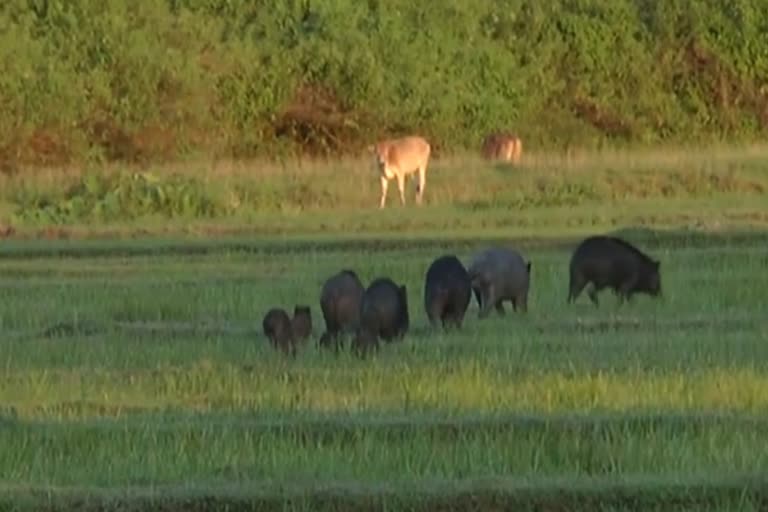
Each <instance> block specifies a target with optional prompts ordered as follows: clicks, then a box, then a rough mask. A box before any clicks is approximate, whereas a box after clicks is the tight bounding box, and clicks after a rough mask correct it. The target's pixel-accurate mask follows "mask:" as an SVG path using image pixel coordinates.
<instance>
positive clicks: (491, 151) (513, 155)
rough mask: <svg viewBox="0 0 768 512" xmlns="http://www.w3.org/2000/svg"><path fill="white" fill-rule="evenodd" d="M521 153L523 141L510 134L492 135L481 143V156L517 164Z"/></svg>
mask: <svg viewBox="0 0 768 512" xmlns="http://www.w3.org/2000/svg"><path fill="white" fill-rule="evenodd" d="M522 153H523V141H522V140H520V137H518V136H517V135H514V134H512V133H492V134H490V135H489V136H488V137H486V138H485V140H484V141H483V156H484V157H485V158H488V159H499V160H503V161H505V162H512V163H514V164H517V163H518V162H519V161H520V156H521V155H522Z"/></svg>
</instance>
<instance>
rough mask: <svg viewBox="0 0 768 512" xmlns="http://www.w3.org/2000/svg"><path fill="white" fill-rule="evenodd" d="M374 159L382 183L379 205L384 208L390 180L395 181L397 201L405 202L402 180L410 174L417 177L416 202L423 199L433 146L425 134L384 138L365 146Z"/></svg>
mask: <svg viewBox="0 0 768 512" xmlns="http://www.w3.org/2000/svg"><path fill="white" fill-rule="evenodd" d="M368 150H369V151H370V152H371V153H373V155H374V157H375V160H376V167H377V169H378V172H379V180H380V183H381V199H380V200H379V208H384V206H385V204H386V201H387V190H388V188H389V182H390V181H391V180H392V179H395V180H397V190H398V192H399V193H400V204H402V205H405V179H406V178H407V177H409V176H411V177H414V175H417V176H416V177H415V178H416V179H417V180H418V181H417V183H416V204H419V205H420V204H422V203H423V201H424V189H425V187H426V186H427V165H428V164H429V157H430V154H431V151H432V148H431V146H430V144H429V142H427V140H426V139H425V138H424V137H420V136H417V135H410V136H407V137H402V138H397V139H386V140H381V141H379V142H377V143H376V144H373V145H372V146H369V147H368Z"/></svg>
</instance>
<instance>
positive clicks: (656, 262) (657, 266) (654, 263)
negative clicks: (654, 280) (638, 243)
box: [653, 260, 661, 270]
mask: <svg viewBox="0 0 768 512" xmlns="http://www.w3.org/2000/svg"><path fill="white" fill-rule="evenodd" d="M653 266H654V267H656V270H659V267H660V266H661V261H659V260H654V261H653Z"/></svg>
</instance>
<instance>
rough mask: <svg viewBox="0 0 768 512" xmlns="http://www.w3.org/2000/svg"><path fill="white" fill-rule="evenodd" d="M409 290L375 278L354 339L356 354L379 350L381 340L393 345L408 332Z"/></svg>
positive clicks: (368, 289)
mask: <svg viewBox="0 0 768 512" xmlns="http://www.w3.org/2000/svg"><path fill="white" fill-rule="evenodd" d="M409 323H410V317H409V314H408V290H407V288H406V286H405V285H398V284H396V283H395V282H394V281H393V280H392V279H390V278H388V277H380V278H377V279H374V280H373V281H372V282H371V284H370V285H369V286H368V288H367V289H366V290H365V293H364V294H363V299H362V301H361V303H360V324H359V325H358V328H357V334H356V336H355V338H354V340H353V345H352V348H353V351H355V352H357V353H358V354H365V353H367V352H368V351H369V350H371V349H378V347H379V339H383V340H384V341H386V342H388V343H389V342H393V341H396V340H400V339H402V338H403V337H404V336H405V334H406V333H407V331H408V327H409Z"/></svg>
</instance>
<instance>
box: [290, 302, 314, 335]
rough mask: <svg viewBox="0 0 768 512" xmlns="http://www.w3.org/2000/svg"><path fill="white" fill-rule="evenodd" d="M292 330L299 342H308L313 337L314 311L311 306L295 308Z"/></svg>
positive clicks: (298, 305)
mask: <svg viewBox="0 0 768 512" xmlns="http://www.w3.org/2000/svg"><path fill="white" fill-rule="evenodd" d="M291 329H292V331H293V337H294V339H295V340H296V341H297V342H298V341H306V340H307V338H309V337H310V336H311V335H312V311H311V310H310V309H309V306H304V305H300V304H297V305H296V306H295V307H294V308H293V318H292V319H291Z"/></svg>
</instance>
